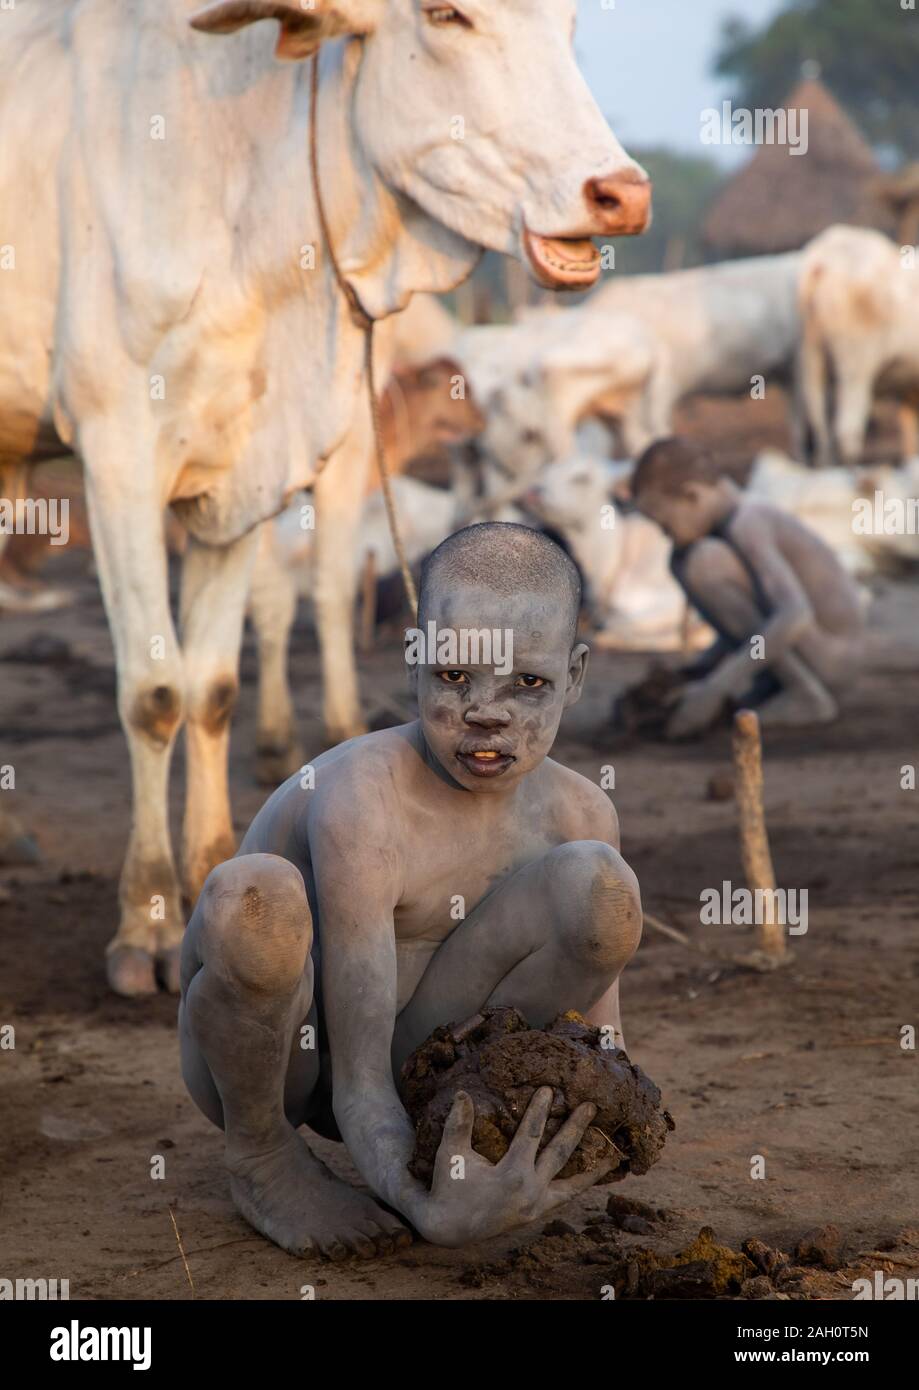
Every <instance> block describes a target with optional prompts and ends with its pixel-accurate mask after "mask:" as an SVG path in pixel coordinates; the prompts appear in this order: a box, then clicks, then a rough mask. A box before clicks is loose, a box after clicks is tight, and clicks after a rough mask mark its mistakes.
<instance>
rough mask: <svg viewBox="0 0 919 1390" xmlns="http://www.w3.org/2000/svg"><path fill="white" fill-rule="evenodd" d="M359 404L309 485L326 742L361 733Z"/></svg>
mask: <svg viewBox="0 0 919 1390" xmlns="http://www.w3.org/2000/svg"><path fill="white" fill-rule="evenodd" d="M368 415H369V411H368V409H367V405H366V402H364V401H362V403H361V405H360V407H359V408H358V411H357V414H356V416H355V421H354V425H353V427H352V429H351V430H350V431H349V433H348V436H347V438H346V439H345V440H344V442H343V443H342V444H341V446H340V447H339V448H338V449H336V451H335V453H334V454H332V456H331V457H330V458H329V460H328V462H327V463H326V465H325V467H324V468H323V469H322V471H321V473H320V474H319V476H318V478H317V479H316V482H315V484H314V487H313V495H314V497H315V499H316V548H315V557H316V558H315V569H314V585H313V601H314V603H315V608H316V627H317V630H318V633H319V649H320V656H321V663H322V716H323V721H324V724H325V731H326V739H327V741H328V742H329V743H330V744H333V743H340V742H341V741H342V740H343V739H346V738H354V736H355V735H356V734H363V733H366V732H367V725H366V724H365V723H364V720H363V717H362V715H361V703H360V693H359V690H358V683H357V664H356V661H355V655H354V599H355V594H356V590H357V566H356V564H355V552H356V549H357V535H358V529H359V526H360V519H361V511H362V508H363V503H364V494H365V491H366V485H367V475H368V471H369V467H370V450H371V447H372V446H371V440H370V428H369V420H368V418H367V416H368Z"/></svg>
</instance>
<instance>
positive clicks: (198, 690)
mask: <svg viewBox="0 0 919 1390" xmlns="http://www.w3.org/2000/svg"><path fill="white" fill-rule="evenodd" d="M256 541H257V528H256V530H253V531H250V532H249V534H248V535H245V536H242V537H241V538H240V539H239V540H237V541H234V542H233V543H232V545H227V546H209V545H203V544H202V543H201V542H200V541H198V540H195V539H194V537H190V538H189V543H188V549H187V550H186V552H185V557H184V561H183V565H182V599H181V632H182V650H183V653H184V657H185V706H186V723H185V746H186V764H187V765H186V779H187V785H186V791H185V821H184V824H183V828H182V887H183V889H184V892H185V896H186V898H187V899H188V901H189V902H190V903H192V904H193V903H195V902H196V901H197V898H198V894H199V893H200V891H201V888H202V885H203V883H204V880H205V879H206V878H207V876H208V874H209V873H210V871H211V869H213V868H214V867H215V865H217V864H220V863H222V862H223V860H225V859H230V858H232V856H233V854H235V852H236V836H235V834H234V832H233V819H232V816H231V813H230V788H229V779H228V766H227V764H228V755H229V749H230V718H231V715H232V713H233V708H234V706H235V704H236V696H237V693H238V690H239V646H240V639H241V637H242V626H243V616H244V614H245V610H246V599H247V597H248V594H249V584H250V581H251V578H252V565H253V561H254V558H255V548H256ZM179 943H180V937H179V936H177V937H175V938H174V939H172V940H168V941H167V940H165V939H164V941H163V943H162V944H163V946H164V948H165V949H167V950H168V951H169V955H170V962H171V966H172V970H171V975H172V979H171V980H170V988H173V989H178V974H177V970H178V950H177V948H178V946H179Z"/></svg>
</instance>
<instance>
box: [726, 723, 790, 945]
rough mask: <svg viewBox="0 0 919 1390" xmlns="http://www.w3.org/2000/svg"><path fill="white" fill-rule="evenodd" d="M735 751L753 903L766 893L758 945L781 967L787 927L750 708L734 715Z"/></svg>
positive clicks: (743, 850) (759, 745)
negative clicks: (782, 919)
mask: <svg viewBox="0 0 919 1390" xmlns="http://www.w3.org/2000/svg"><path fill="white" fill-rule="evenodd" d="M733 752H734V786H735V795H736V797H737V813H738V817H739V820H740V853H741V856H742V858H743V867H744V875H745V877H746V880H747V887H748V888H749V889H750V892H751V893H752V894H753V901H754V903H756V902H757V897H756V893H757V889H762V890H763V892H762V895H761V901H762V904H763V914H762V915H763V921H762V923H758V924H757V926H756V928H755V931H756V946H757V949H758V950H759V951H761V952H762V953H763V955H764V956H765V957H767V958H768V960H769V961H770V962H771V963H775V964H778V962H779V961H781V960H782V959H783V958H784V956H785V924H784V923H783V922H779V921H777V920H776V919H777V916H778V913H777V912H776V898H775V870H774V869H773V867H772V855H771V854H770V852H769V835H768V832H767V830H766V817H765V815H764V813H763V747H762V742H761V739H760V733H759V718H758V717H757V715H756V713H755V712H754V711H753V710H751V709H741V710H738V711H737V713H736V714H735V715H734V739H733Z"/></svg>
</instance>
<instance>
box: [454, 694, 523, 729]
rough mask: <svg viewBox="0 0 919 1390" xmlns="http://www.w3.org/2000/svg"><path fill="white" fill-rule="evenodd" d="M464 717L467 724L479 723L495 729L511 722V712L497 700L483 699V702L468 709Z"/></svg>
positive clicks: (484, 726)
mask: <svg viewBox="0 0 919 1390" xmlns="http://www.w3.org/2000/svg"><path fill="white" fill-rule="evenodd" d="M463 718H464V720H465V722H466V723H467V724H479V725H481V726H482V727H483V728H488V729H494V728H496V727H498V726H501V725H505V724H509V723H510V722H511V717H510V714H509V713H508V711H507V710H506V709H505V708H504V706H503V705H501V704H499V703H498V701H497V700H489V701H483V702H482V703H481V704H478V705H473V706H472V708H470V709H467V710H466V713H465V714H464V715H463Z"/></svg>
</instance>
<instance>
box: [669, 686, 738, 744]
mask: <svg viewBox="0 0 919 1390" xmlns="http://www.w3.org/2000/svg"><path fill="white" fill-rule="evenodd" d="M724 700H725V692H724V691H723V690H722V689H721V688H720V686H718V685H715V684H714V683H713V682H711V681H709V680H704V681H696V682H694V683H693V684H692V685H690V686H689V688H688V690H687V691H686V692H685V694H684V695H683V696H682V698H681V700H680V703H679V704H678V705H677V707H676V710H675V711H674V713H673V714H672V715H671V716H670V719H669V720H668V722H667V737H668V738H671V739H677V738H689V737H690V736H691V735H692V734H701V733H702V732H703V731H704V730H705V729H708V728H710V727H711V725H712V724H714V722H715V720H716V719H717V718H718V715H719V714H720V712H721V706H722V705H723V704H724Z"/></svg>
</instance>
